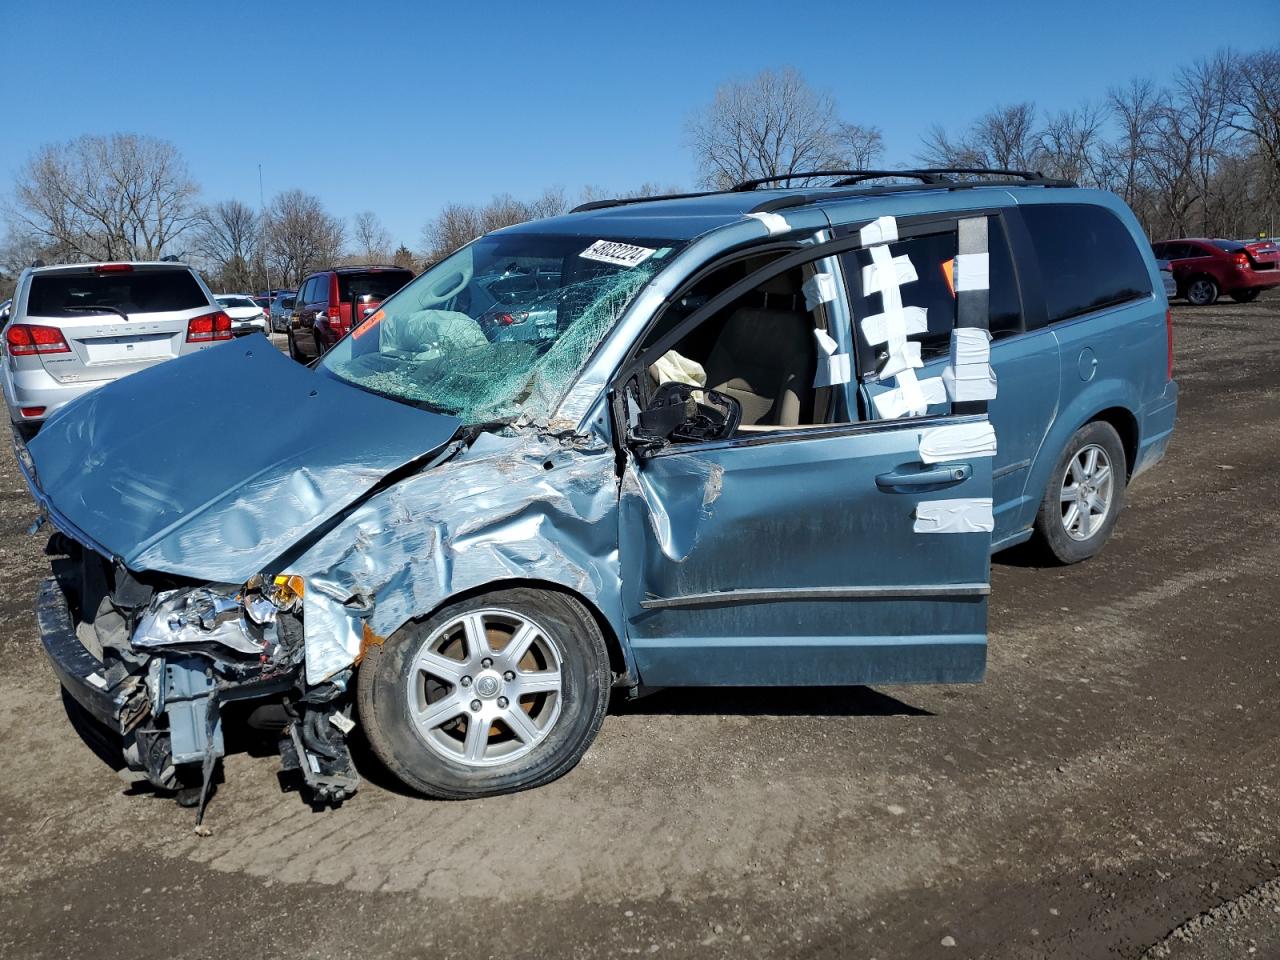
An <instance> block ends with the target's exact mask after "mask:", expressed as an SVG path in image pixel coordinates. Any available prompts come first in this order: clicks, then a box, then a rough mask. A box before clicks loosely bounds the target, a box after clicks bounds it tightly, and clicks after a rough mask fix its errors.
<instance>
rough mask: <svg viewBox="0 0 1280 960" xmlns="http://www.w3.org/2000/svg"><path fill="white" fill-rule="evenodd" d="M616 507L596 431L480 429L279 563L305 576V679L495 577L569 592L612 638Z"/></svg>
mask: <svg viewBox="0 0 1280 960" xmlns="http://www.w3.org/2000/svg"><path fill="white" fill-rule="evenodd" d="M617 509H618V479H617V476H616V471H615V458H614V452H613V449H612V448H611V447H610V446H609V445H608V444H606V443H604V442H602V441H600V440H599V439H592V440H586V439H583V438H581V437H578V438H573V439H565V440H562V439H558V438H555V437H551V436H548V435H545V434H540V433H535V432H532V431H528V432H520V433H519V434H517V435H516V436H510V437H502V436H496V435H492V434H484V435H482V436H481V437H480V438H479V439H478V440H477V441H476V442H475V443H474V444H473V445H472V446H471V447H470V448H469V449H467V450H466V451H464V452H463V453H462V454H460V455H459V456H457V457H456V458H454V459H453V460H451V461H449V462H447V463H445V464H442V465H439V466H437V467H435V468H432V469H429V470H426V471H424V472H422V473H419V474H416V475H414V476H412V477H409V478H407V479H405V480H403V481H401V482H400V483H398V484H396V485H394V486H392V487H390V488H389V489H387V490H385V491H383V492H381V493H379V494H377V495H376V496H374V497H373V498H371V499H370V500H369V501H368V502H366V503H364V504H362V505H361V506H360V507H359V508H357V509H356V510H355V511H353V512H352V513H351V514H350V515H349V516H348V517H346V518H345V519H344V520H343V521H342V522H341V523H339V524H338V525H337V526H336V527H335V528H334V529H333V530H331V531H329V532H328V533H327V534H326V535H325V536H324V537H323V538H322V539H321V540H320V541H319V542H317V543H316V544H314V545H313V546H312V547H311V548H309V549H308V550H307V551H306V553H304V554H303V555H302V556H300V557H299V558H298V559H297V560H296V561H294V562H293V563H292V564H290V567H289V569H288V570H287V571H282V572H285V573H289V574H298V575H300V576H302V577H303V578H304V579H305V581H306V593H305V600H304V611H303V622H304V625H305V629H306V678H307V682H308V683H312V684H315V683H320V682H322V681H323V680H325V679H326V678H328V677H331V676H333V675H334V674H335V673H337V672H339V671H340V670H342V669H343V668H344V667H346V666H348V665H350V664H351V663H353V662H354V661H355V660H356V659H357V658H358V657H359V655H360V652H361V649H362V647H363V645H364V643H365V642H367V641H368V640H369V639H374V638H377V637H386V636H388V635H390V634H392V633H394V632H395V631H396V630H398V629H399V628H400V627H401V626H403V625H404V624H405V623H407V622H408V621H410V620H412V619H415V618H418V617H422V616H425V615H427V614H429V613H430V612H431V611H433V610H435V609H436V608H437V607H439V606H440V605H441V604H443V603H444V602H445V601H447V600H448V599H449V598H450V597H452V596H455V595H457V594H459V593H461V592H464V591H468V590H474V589H476V588H478V587H484V586H489V585H497V584H500V583H501V582H502V581H504V580H530V579H533V580H541V581H545V582H548V583H553V584H558V585H560V586H563V587H565V588H567V589H569V590H572V591H574V592H575V593H578V594H580V595H581V596H582V597H584V598H586V599H587V600H588V601H590V602H591V603H593V604H594V605H595V606H596V608H597V609H599V610H600V611H601V613H602V614H603V615H604V617H605V618H606V620H608V622H609V623H610V625H611V626H612V627H613V629H614V631H615V634H616V635H617V636H622V635H623V617H622V609H621V601H620V589H619V587H620V585H619V573H618V523H617ZM370 634H372V635H373V637H370Z"/></svg>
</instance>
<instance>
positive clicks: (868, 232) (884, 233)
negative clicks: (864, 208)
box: [858, 217, 898, 247]
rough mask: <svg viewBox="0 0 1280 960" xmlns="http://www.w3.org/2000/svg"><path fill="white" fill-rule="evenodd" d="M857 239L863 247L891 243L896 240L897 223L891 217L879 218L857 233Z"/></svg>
mask: <svg viewBox="0 0 1280 960" xmlns="http://www.w3.org/2000/svg"><path fill="white" fill-rule="evenodd" d="M858 239H859V240H861V241H862V245H863V246H864V247H869V246H872V245H873V244H876V243H893V242H894V241H896V240H897V239H898V221H897V220H896V219H894V218H893V217H879V218H877V219H875V220H872V221H871V222H870V223H868V224H867V225H866V226H865V227H863V228H862V229H861V230H859V231H858Z"/></svg>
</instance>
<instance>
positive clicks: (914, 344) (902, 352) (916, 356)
mask: <svg viewBox="0 0 1280 960" xmlns="http://www.w3.org/2000/svg"><path fill="white" fill-rule="evenodd" d="M922 366H924V362H923V361H922V360H921V359H920V342H919V341H918V340H904V341H902V342H901V343H900V344H899V345H898V347H897V348H896V349H894V350H891V351H889V359H888V360H886V361H885V364H884V367H883V368H881V370H880V373H879V374H878V375H877V377H876V379H877V380H888V379H889V378H890V377H896V376H898V374H900V373H903V372H905V371H907V370H914V369H916V368H918V367H922ZM899 385H901V381H899Z"/></svg>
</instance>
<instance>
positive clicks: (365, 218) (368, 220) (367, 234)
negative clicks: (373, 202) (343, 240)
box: [352, 210, 392, 263]
mask: <svg viewBox="0 0 1280 960" xmlns="http://www.w3.org/2000/svg"><path fill="white" fill-rule="evenodd" d="M352 226H353V229H352V232H353V234H354V239H355V245H356V254H357V256H360V257H363V258H364V261H365V262H366V263H381V262H383V261H386V260H389V259H390V257H391V243H392V241H391V234H389V233H387V228H386V227H384V226H383V225H382V221H381V220H379V219H378V215H377V214H376V213H374V212H373V211H372V210H365V211H363V212H361V213H357V214H356V216H355V221H354V223H353V225H352Z"/></svg>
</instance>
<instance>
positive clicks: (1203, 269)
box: [1151, 238, 1280, 306]
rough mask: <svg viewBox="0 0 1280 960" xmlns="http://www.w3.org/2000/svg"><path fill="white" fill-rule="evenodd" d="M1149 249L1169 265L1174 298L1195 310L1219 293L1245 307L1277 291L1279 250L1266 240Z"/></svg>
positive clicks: (1167, 242) (1173, 243)
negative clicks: (1262, 293) (1270, 292)
mask: <svg viewBox="0 0 1280 960" xmlns="http://www.w3.org/2000/svg"><path fill="white" fill-rule="evenodd" d="M1151 249H1152V250H1153V251H1155V255H1156V257H1157V258H1159V259H1161V260H1168V261H1169V262H1170V263H1171V264H1172V266H1173V279H1174V281H1175V282H1176V283H1177V285H1178V296H1180V297H1185V298H1186V300H1187V302H1188V303H1193V304H1195V305H1196V306H1207V305H1208V304H1211V303H1213V302H1214V301H1215V300H1217V299H1218V296H1219V295H1220V294H1223V293H1225V294H1227V295H1228V296H1229V297H1231V299H1232V300H1234V301H1236V302H1237V303H1248V302H1249V301H1251V300H1256V299H1257V297H1258V294H1260V293H1261V292H1262V291H1263V290H1269V289H1270V288H1272V287H1280V247H1277V246H1276V244H1275V243H1273V242H1272V241H1270V240H1259V241H1257V242H1256V243H1248V242H1241V241H1239V240H1205V239H1201V238H1195V239H1187V240H1164V241H1162V242H1160V243H1153V244H1152V245H1151Z"/></svg>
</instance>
